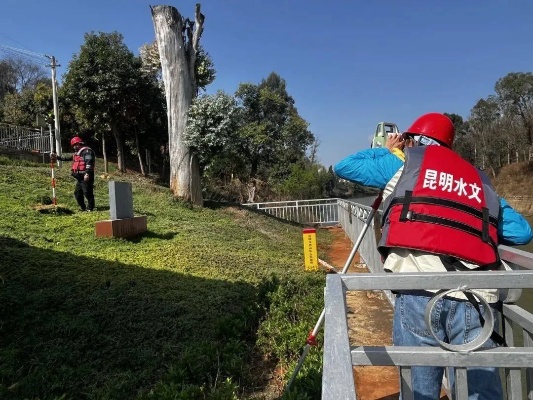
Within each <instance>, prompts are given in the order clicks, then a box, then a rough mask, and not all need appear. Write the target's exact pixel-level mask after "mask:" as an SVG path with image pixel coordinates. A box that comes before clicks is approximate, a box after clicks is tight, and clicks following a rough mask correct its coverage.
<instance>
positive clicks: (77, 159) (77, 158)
mask: <svg viewBox="0 0 533 400" xmlns="http://www.w3.org/2000/svg"><path fill="white" fill-rule="evenodd" d="M85 150H90V151H92V150H91V148H90V147H87V146H85V147H82V148H81V149H79V150H78V151H77V152H76V153H75V154H74V156H72V160H73V162H72V172H84V171H85V170H86V169H87V166H86V165H85V159H84V158H83V156H82V155H81V153H82V152H83V151H85Z"/></svg>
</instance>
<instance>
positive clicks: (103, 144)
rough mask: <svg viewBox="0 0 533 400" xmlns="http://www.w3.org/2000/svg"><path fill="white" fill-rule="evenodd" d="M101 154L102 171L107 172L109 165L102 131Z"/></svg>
mask: <svg viewBox="0 0 533 400" xmlns="http://www.w3.org/2000/svg"><path fill="white" fill-rule="evenodd" d="M102 156H103V157H104V173H105V174H108V173H109V166H108V164H107V150H106V148H105V133H103V132H102Z"/></svg>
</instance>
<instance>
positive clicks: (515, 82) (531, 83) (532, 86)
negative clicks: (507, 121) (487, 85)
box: [494, 72, 533, 146]
mask: <svg viewBox="0 0 533 400" xmlns="http://www.w3.org/2000/svg"><path fill="white" fill-rule="evenodd" d="M494 90H495V92H496V95H497V101H498V102H499V103H500V106H501V109H502V110H505V112H506V113H512V114H515V115H517V116H519V118H520V120H521V121H522V123H523V125H524V127H525V129H526V133H527V144H528V145H529V146H531V145H532V144H533V74H532V73H531V72H511V73H509V74H507V75H506V76H504V77H503V78H501V79H499V80H498V81H497V82H496V85H495V87H494Z"/></svg>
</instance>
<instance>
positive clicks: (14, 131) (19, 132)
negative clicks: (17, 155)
mask: <svg viewBox="0 0 533 400" xmlns="http://www.w3.org/2000/svg"><path fill="white" fill-rule="evenodd" d="M0 147H6V148H10V149H17V150H26V151H36V152H39V153H49V152H50V132H49V131H44V130H43V129H35V128H27V127H22V126H16V125H10V124H5V123H0Z"/></svg>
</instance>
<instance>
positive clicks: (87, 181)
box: [51, 136, 96, 211]
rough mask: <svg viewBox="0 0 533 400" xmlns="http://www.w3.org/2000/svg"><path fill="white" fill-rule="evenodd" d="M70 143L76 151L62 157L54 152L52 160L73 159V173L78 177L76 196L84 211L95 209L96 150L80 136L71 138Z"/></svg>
mask: <svg viewBox="0 0 533 400" xmlns="http://www.w3.org/2000/svg"><path fill="white" fill-rule="evenodd" d="M70 145H71V146H72V148H73V149H74V151H75V153H74V154H73V155H71V156H67V157H61V156H58V155H56V154H55V153H52V155H51V160H52V162H55V161H56V160H61V161H72V167H71V174H72V176H73V177H74V178H75V179H76V188H75V189H74V198H75V199H76V201H77V202H78V205H79V206H80V209H81V210H82V211H94V209H95V208H94V164H95V160H96V157H95V154H94V151H93V150H92V149H91V148H90V147H89V146H87V145H85V143H84V142H83V140H82V139H81V138H80V137H78V136H74V137H73V138H72V139H71V140H70ZM84 197H85V199H87V205H85V199H84Z"/></svg>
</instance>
